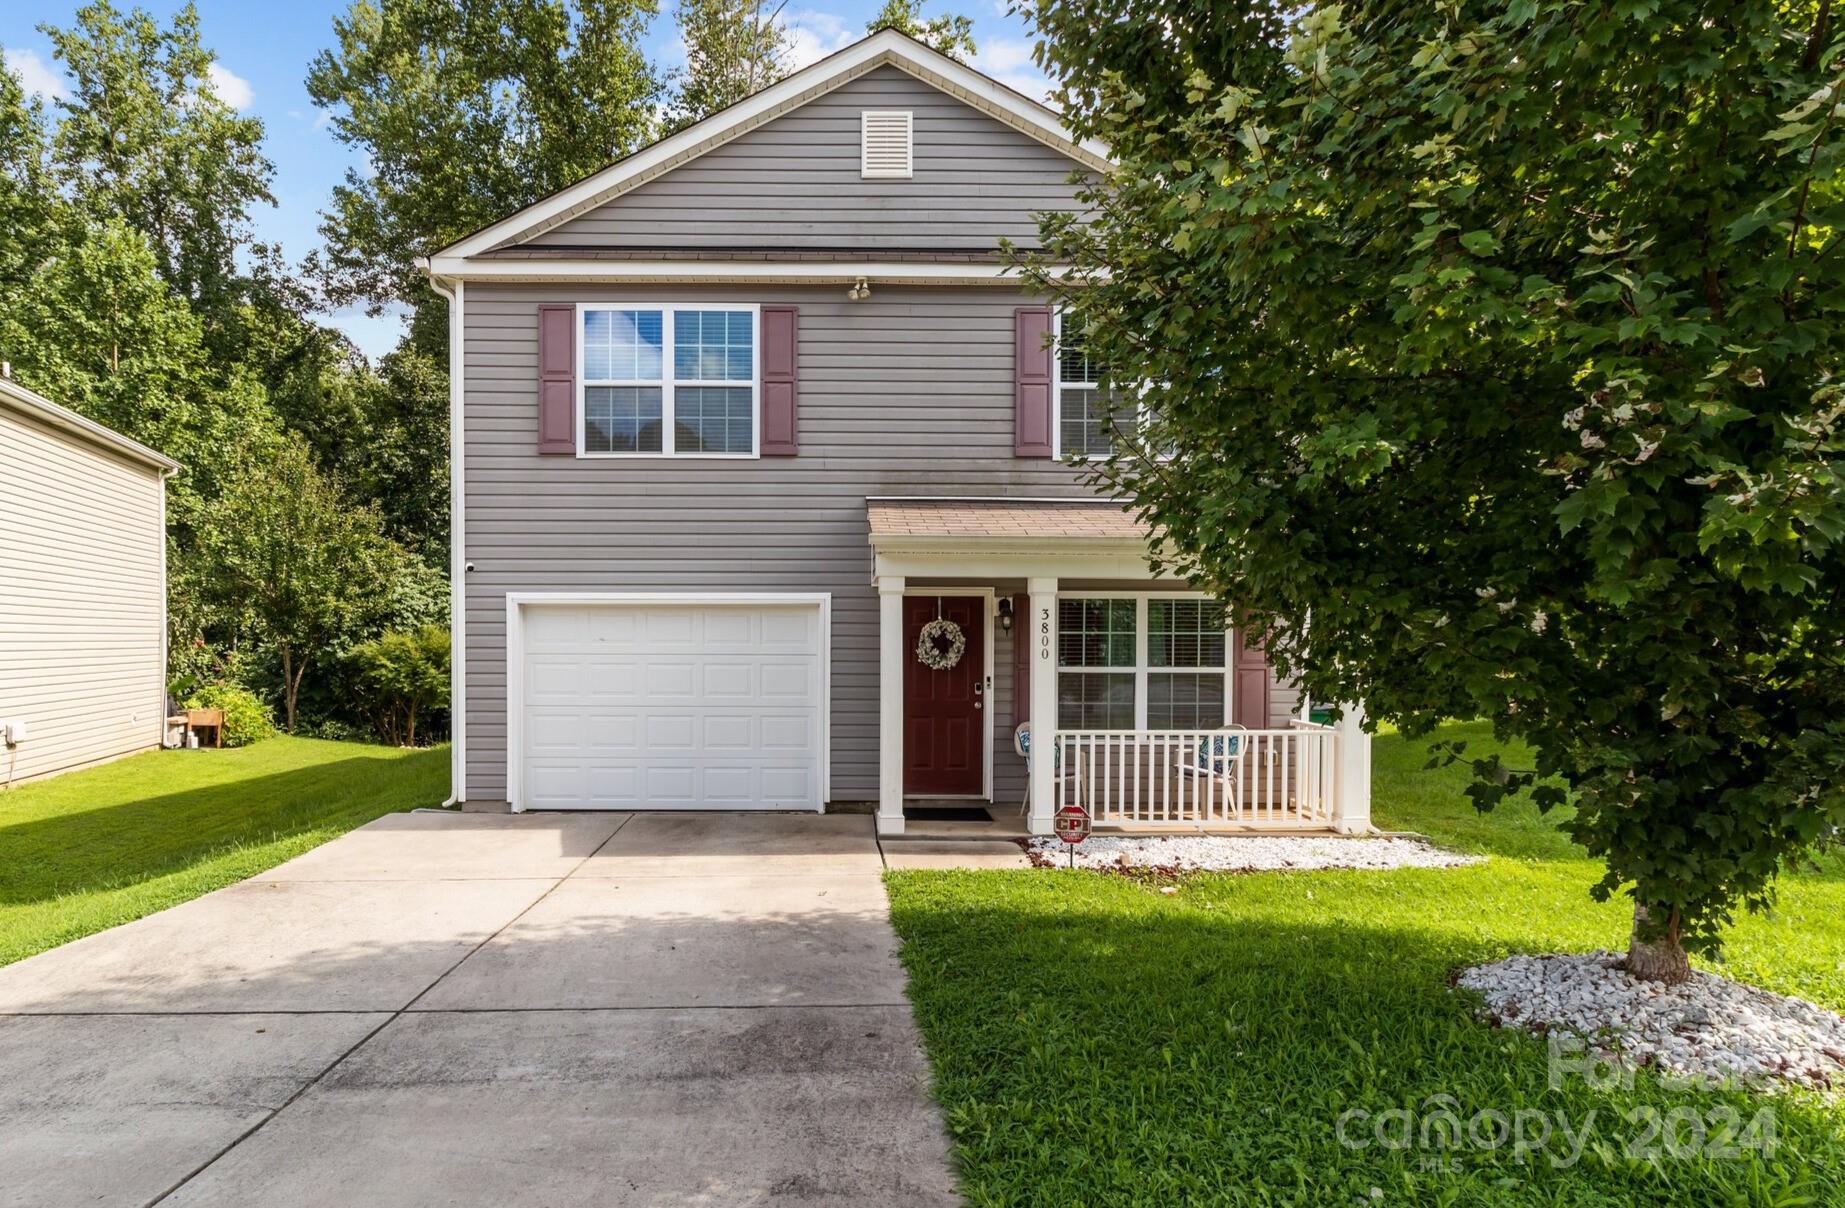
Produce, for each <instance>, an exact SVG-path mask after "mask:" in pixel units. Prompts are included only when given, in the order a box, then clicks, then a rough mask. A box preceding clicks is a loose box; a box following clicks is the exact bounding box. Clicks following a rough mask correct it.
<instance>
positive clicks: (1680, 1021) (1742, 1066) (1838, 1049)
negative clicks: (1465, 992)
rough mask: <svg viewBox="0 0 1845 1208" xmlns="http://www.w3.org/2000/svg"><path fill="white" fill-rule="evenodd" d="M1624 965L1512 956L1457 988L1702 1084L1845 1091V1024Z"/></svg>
mask: <svg viewBox="0 0 1845 1208" xmlns="http://www.w3.org/2000/svg"><path fill="white" fill-rule="evenodd" d="M1621 959H1622V958H1621V957H1620V955H1618V954H1616V953H1612V952H1591V953H1587V954H1583V955H1560V956H1513V957H1508V958H1507V959H1505V960H1502V961H1496V962H1494V963H1493V964H1490V965H1476V966H1475V967H1473V968H1471V969H1468V970H1466V971H1465V972H1464V973H1462V974H1461V975H1460V977H1459V979H1458V980H1457V982H1456V984H1457V985H1460V986H1463V987H1465V988H1467V989H1469V990H1476V991H1478V992H1479V993H1481V994H1482V995H1484V996H1485V998H1486V1009H1487V1012H1488V1013H1489V1014H1490V1016H1491V1018H1492V1020H1493V1022H1495V1023H1499V1024H1502V1025H1504V1026H1507V1027H1521V1028H1526V1029H1529V1030H1532V1031H1539V1032H1547V1031H1552V1030H1563V1031H1568V1032H1574V1033H1576V1034H1578V1035H1580V1036H1582V1037H1584V1038H1585V1040H1586V1041H1587V1042H1588V1045H1589V1047H1590V1048H1591V1049H1594V1050H1597V1051H1599V1052H1601V1053H1603V1054H1608V1055H1618V1056H1619V1058H1620V1059H1621V1060H1622V1061H1623V1062H1625V1063H1627V1064H1630V1065H1645V1066H1654V1067H1656V1068H1659V1069H1662V1070H1665V1071H1668V1072H1669V1073H1671V1074H1674V1075H1678V1076H1681V1077H1686V1078H1694V1079H1699V1080H1711V1081H1725V1080H1737V1081H1742V1082H1746V1083H1757V1084H1760V1083H1763V1082H1765V1081H1767V1080H1769V1079H1783V1080H1786V1081H1788V1082H1793V1083H1797V1084H1799V1085H1801V1086H1807V1087H1813V1088H1817V1089H1825V1088H1829V1087H1845V1018H1841V1017H1840V1016H1838V1015H1836V1014H1834V1013H1833V1012H1831V1011H1828V1010H1826V1009H1825V1008H1824V1007H1821V1006H1817V1005H1815V1004H1814V1003H1810V1002H1807V1001H1806V1000H1805V999H1801V998H1791V997H1789V996H1787V995H1784V994H1774V993H1771V992H1769V991H1767V990H1762V989H1758V988H1757V987H1755V986H1746V985H1744V984H1742V983H1741V982H1735V981H1731V980H1730V979H1729V978H1727V977H1718V976H1715V975H1714V974H1710V973H1701V972H1697V971H1695V970H1694V971H1693V972H1692V974H1691V979H1690V980H1689V981H1686V982H1682V983H1680V984H1679V985H1676V986H1666V985H1661V984H1660V983H1658V982H1649V981H1641V980H1640V979H1638V978H1636V977H1633V976H1631V975H1630V974H1628V973H1627V972H1626V971H1625V970H1623V969H1621V968H1620V967H1619V965H1620V962H1621Z"/></svg>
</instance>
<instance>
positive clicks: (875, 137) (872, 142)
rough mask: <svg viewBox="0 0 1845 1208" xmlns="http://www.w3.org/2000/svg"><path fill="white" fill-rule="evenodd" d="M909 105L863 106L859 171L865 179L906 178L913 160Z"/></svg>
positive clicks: (860, 128)
mask: <svg viewBox="0 0 1845 1208" xmlns="http://www.w3.org/2000/svg"><path fill="white" fill-rule="evenodd" d="M910 126H911V113H910V111H909V110H908V109H866V110H864V111H862V112H861V113H860V114H859V139H860V155H859V175H860V176H862V177H864V178H865V179H867V180H875V179H885V180H907V179H908V178H909V177H910V176H911V175H912V173H913V170H914V167H915V164H914V159H913V157H912V155H911V143H910Z"/></svg>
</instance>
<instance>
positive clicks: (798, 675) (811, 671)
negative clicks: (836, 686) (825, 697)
mask: <svg viewBox="0 0 1845 1208" xmlns="http://www.w3.org/2000/svg"><path fill="white" fill-rule="evenodd" d="M760 675H761V681H762V686H761V688H760V689H759V691H760V692H761V694H762V698H763V699H764V700H770V701H784V700H812V699H813V698H814V697H815V696H816V695H817V694H818V688H819V685H818V682H817V681H818V680H819V677H820V669H819V668H818V667H816V666H815V665H814V664H813V663H811V662H805V663H797V662H794V661H792V660H789V659H780V658H778V659H775V660H773V661H765V662H764V663H763V664H762V669H761V672H760Z"/></svg>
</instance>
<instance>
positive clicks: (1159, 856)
mask: <svg viewBox="0 0 1845 1208" xmlns="http://www.w3.org/2000/svg"><path fill="white" fill-rule="evenodd" d="M1025 850H1026V854H1027V855H1028V856H1030V857H1031V861H1032V863H1033V864H1041V865H1047V866H1049V865H1055V866H1056V867H1059V868H1065V867H1068V866H1069V863H1070V850H1069V848H1068V847H1066V846H1065V845H1064V844H1063V842H1062V841H1061V840H1059V839H1057V838H1054V837H1037V838H1032V839H1029V840H1027V841H1026V848H1025ZM1479 862H1480V859H1479V857H1477V856H1463V855H1459V854H1457V853H1455V852H1451V851H1443V850H1442V849H1441V848H1439V847H1435V846H1433V845H1431V844H1428V843H1424V842H1423V841H1421V840H1420V839H1396V838H1349V839H1348V838H1340V837H1322V836H1317V835H1157V836H1154V835H1133V836H1128V835H1091V836H1090V837H1089V838H1088V839H1086V840H1084V841H1083V842H1082V843H1079V844H1077V846H1076V866H1077V867H1078V868H1089V869H1097V870H1101V871H1105V872H1118V871H1121V870H1123V869H1127V868H1151V869H1159V870H1161V871H1163V872H1197V871H1213V872H1279V871H1283V870H1286V869H1299V870H1306V869H1319V868H1455V867H1458V866H1460V865H1462V864H1478V863H1479Z"/></svg>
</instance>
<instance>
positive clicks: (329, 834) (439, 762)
mask: <svg viewBox="0 0 1845 1208" xmlns="http://www.w3.org/2000/svg"><path fill="white" fill-rule="evenodd" d="M448 762H449V761H448V748H446V747H436V748H431V749H427V750H412V751H406V750H401V749H399V748H395V747H376V746H367V745H363V744H359V743H342V742H320V741H316V740H314V739H307V738H272V739H270V740H268V741H267V742H261V743H258V744H256V745H255V746H250V747H242V748H239V749H236V750H224V751H153V752H149V753H148V754H146V755H137V756H135V757H133V758H132V759H123V760H119V761H117V762H115V763H110V764H104V765H103V766H101V767H97V768H91V769H88V770H86V771H81V772H69V773H66V774H65V775H63V776H56V777H53V778H52V779H50V780H43V781H38V782H36V783H33V784H26V785H21V786H19V787H18V788H15V789H12V790H11V791H9V792H6V793H3V794H0V965H4V964H7V963H9V962H11V961H16V960H20V959H21V958H23V957H27V956H31V955H32V954H33V953H35V952H42V951H44V950H45V949H47V948H51V947H55V946H56V945H58V944H63V943H68V942H69V941H71V940H74V939H76V938H78V937H79V936H85V935H89V934H91V933H92V932H96V931H101V930H103V929H104V928H105V927H113V926H115V925H116V924H117V923H125V922H128V921H129V920H130V919H138V918H140V917H141V916H143V915H146V914H151V913H153V912H154V911H156V910H163V909H165V908H166V907H168V906H172V905H175V904H176V903H179V902H184V901H186V900H188V899H190V898H196V897H198V896H199V895H200V894H202V893H207V892H209V891H211V890H213V889H217V888H218V887H219V886H222V885H229V884H230V883H232V882H233V881H240V880H242V879H243V878H245V877H249V876H253V875H255V874H256V873H259V872H262V871H263V870H264V869H268V868H273V867H274V866H275V865H277V864H280V863H281V862H282V861H284V860H287V859H289V858H291V857H293V856H297V855H299V854H301V853H302V852H304V851H306V850H308V849H309V848H311V847H315V846H317V845H319V844H321V843H325V842H326V841H327V840H329V839H331V838H333V837H334V836H335V835H339V834H342V833H343V832H345V831H348V830H351V829H352V828H353V827H355V826H359V825H361V824H362V823H365V822H369V821H371V820H372V819H373V818H376V817H378V816H379V815H381V814H388V813H392V812H393V811H396V810H405V809H411V808H414V807H416V806H424V805H439V804H441V802H442V800H443V798H445V797H446V796H448Z"/></svg>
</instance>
